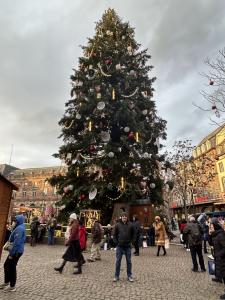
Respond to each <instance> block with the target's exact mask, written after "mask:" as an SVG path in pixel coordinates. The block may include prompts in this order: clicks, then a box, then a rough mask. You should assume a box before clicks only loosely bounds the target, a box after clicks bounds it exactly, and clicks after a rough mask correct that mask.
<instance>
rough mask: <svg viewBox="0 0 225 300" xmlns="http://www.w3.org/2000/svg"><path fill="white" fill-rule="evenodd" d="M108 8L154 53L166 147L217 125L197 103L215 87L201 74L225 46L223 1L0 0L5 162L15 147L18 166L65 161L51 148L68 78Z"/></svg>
mask: <svg viewBox="0 0 225 300" xmlns="http://www.w3.org/2000/svg"><path fill="white" fill-rule="evenodd" d="M108 7H111V8H115V9H116V11H117V13H118V14H119V15H120V17H121V18H122V19H123V21H129V22H130V25H131V26H132V27H135V28H136V40H137V41H138V42H139V43H141V44H142V46H143V47H144V48H148V51H149V53H150V54H151V55H152V61H151V63H152V65H154V70H153V72H152V75H153V76H156V77H157V81H156V83H155V85H154V87H155V89H156V93H155V95H154V98H155V100H156V103H157V107H158V111H159V115H160V116H162V117H163V118H164V119H166V120H167V121H168V131H167V132H168V140H167V145H171V144H173V143H174V141H175V140H176V139H186V138H189V139H192V140H193V142H194V143H198V142H199V141H200V140H201V139H202V138H204V136H205V135H207V134H208V133H209V132H210V131H212V130H214V129H215V127H213V126H212V125H210V121H209V115H208V114H207V113H205V112H202V111H201V110H199V109H197V108H196V107H195V106H193V104H192V103H193V102H196V103H201V102H202V96H201V95H200V90H203V89H205V90H207V89H208V88H209V87H208V86H207V82H206V80H205V79H204V78H203V77H202V76H201V75H200V73H201V72H203V71H205V68H206V67H205V64H204V59H205V58H206V57H216V55H217V53H218V51H219V50H220V49H222V48H223V47H225V42H224V32H225V2H224V0H217V1H215V0H197V1H196V0H188V1H180V0H169V1H168V0H167V1H166V0H139V1H134V0H123V1H121V0H114V1H111V0H86V1H84V0H75V1H74V0H39V1H35V0H20V1H12V0H0V57H1V68H0V140H1V144H0V164H1V163H9V161H10V153H11V152H12V157H11V164H12V165H14V166H17V167H19V168H27V167H41V166H52V165H58V164H60V162H59V161H57V160H56V159H54V158H53V157H52V154H53V153H55V152H57V150H58V147H59V145H60V140H58V139H57V136H58V135H59V133H60V130H59V127H58V121H59V120H60V118H61V116H62V115H63V112H64V103H65V101H66V100H68V99H69V92H70V80H69V76H70V75H71V74H72V68H73V67H75V66H76V65H77V61H78V57H79V56H81V55H82V52H81V49H80V47H79V45H85V44H86V42H87V37H91V36H93V34H94V28H95V22H96V21H98V20H99V19H100V18H101V16H102V14H103V12H104V11H105V10H106V9H107V8H108ZM12 145H13V146H12ZM12 149H13V151H11V150H12Z"/></svg>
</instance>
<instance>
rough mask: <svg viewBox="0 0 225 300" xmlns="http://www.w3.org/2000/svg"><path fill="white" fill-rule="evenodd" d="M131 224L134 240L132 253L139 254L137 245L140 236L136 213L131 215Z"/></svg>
mask: <svg viewBox="0 0 225 300" xmlns="http://www.w3.org/2000/svg"><path fill="white" fill-rule="evenodd" d="M133 226H134V229H135V242H134V248H135V251H134V255H135V256H139V245H140V236H141V226H140V223H139V220H138V218H137V216H136V215H134V216H133Z"/></svg>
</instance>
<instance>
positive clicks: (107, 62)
mask: <svg viewBox="0 0 225 300" xmlns="http://www.w3.org/2000/svg"><path fill="white" fill-rule="evenodd" d="M105 64H106V65H111V64H112V58H110V57H109V58H107V59H106V60H105Z"/></svg>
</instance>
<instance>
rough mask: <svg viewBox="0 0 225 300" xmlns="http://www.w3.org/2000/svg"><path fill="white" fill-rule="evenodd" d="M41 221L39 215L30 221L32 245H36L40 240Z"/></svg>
mask: <svg viewBox="0 0 225 300" xmlns="http://www.w3.org/2000/svg"><path fill="white" fill-rule="evenodd" d="M39 225H40V222H39V220H38V217H34V218H33V220H32V221H31V223H30V245H31V246H35V245H36V243H37V240H38V226H39Z"/></svg>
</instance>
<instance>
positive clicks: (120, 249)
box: [115, 246, 132, 278]
mask: <svg viewBox="0 0 225 300" xmlns="http://www.w3.org/2000/svg"><path fill="white" fill-rule="evenodd" d="M123 254H124V255H125V256H126V261H127V277H131V276H132V271H131V269H132V263H131V247H121V246H117V247H116V272H115V277H116V278H119V277H120V266H121V260H122V256H123Z"/></svg>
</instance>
